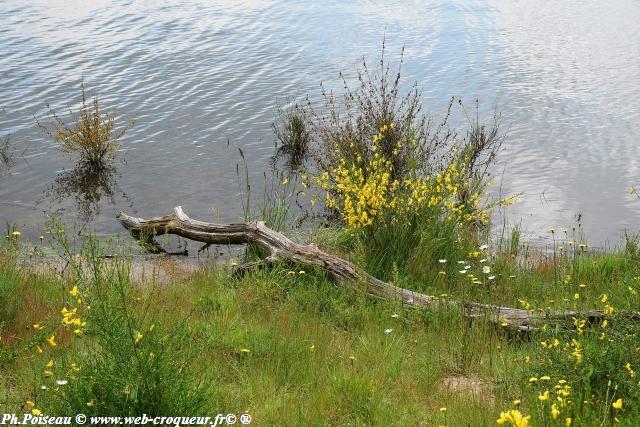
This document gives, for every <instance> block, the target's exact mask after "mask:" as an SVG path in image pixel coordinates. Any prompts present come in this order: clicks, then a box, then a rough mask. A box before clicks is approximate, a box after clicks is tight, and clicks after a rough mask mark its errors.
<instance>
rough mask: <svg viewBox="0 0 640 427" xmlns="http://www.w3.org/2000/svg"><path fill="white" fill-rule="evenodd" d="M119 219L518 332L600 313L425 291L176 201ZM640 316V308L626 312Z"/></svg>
mask: <svg viewBox="0 0 640 427" xmlns="http://www.w3.org/2000/svg"><path fill="white" fill-rule="evenodd" d="M117 218H118V221H120V223H121V224H122V226H123V227H124V228H126V229H127V230H129V231H130V232H131V234H132V235H133V236H134V237H135V238H137V239H145V240H146V241H147V243H149V244H151V245H152V247H154V248H156V249H158V248H159V245H158V244H157V243H156V242H155V240H154V239H153V236H159V235H163V234H174V235H177V236H181V237H184V238H186V239H190V240H195V241H198V242H203V243H205V244H215V245H246V244H253V245H257V246H259V247H261V248H263V249H265V250H266V251H267V252H268V253H269V256H268V258H267V261H268V262H276V261H296V262H299V263H301V264H306V265H313V266H319V267H321V268H323V269H324V270H326V271H327V273H328V274H329V275H330V276H331V277H332V278H333V279H335V280H336V281H337V282H338V283H340V284H346V285H354V284H362V285H364V286H365V287H366V291H367V293H368V294H369V295H370V296H373V297H377V298H382V299H385V300H389V301H396V302H399V303H401V304H403V305H406V306H410V307H416V308H422V309H424V308H429V307H430V308H434V307H437V306H454V307H460V308H462V309H463V310H464V314H465V316H466V317H468V318H484V319H487V320H489V321H491V322H494V323H497V324H499V325H500V326H501V327H506V328H512V329H517V330H519V331H531V330H537V329H538V327H539V325H540V324H541V323H543V322H546V321H553V320H563V319H565V320H568V319H571V318H573V317H580V318H583V319H584V318H586V319H587V320H597V319H600V318H602V317H604V313H603V312H602V311H599V310H591V311H571V310H567V311H555V312H541V311H533V310H524V309H518V308H511V307H501V306H497V305H491V304H481V303H475V302H459V301H454V300H450V299H446V298H441V297H436V296H431V295H425V294H422V293H418V292H414V291H411V290H408V289H404V288H400V287H397V286H394V285H392V284H390V283H386V282H383V281H381V280H379V279H376V278H375V277H373V276H371V275H370V274H368V273H367V272H365V271H364V270H362V269H361V268H359V267H357V266H356V265H354V264H353V263H351V262H349V261H347V260H344V259H342V258H340V257H337V256H335V255H331V254H328V253H326V252H324V251H322V250H320V249H319V248H318V247H317V246H316V245H315V244H313V243H312V244H308V245H302V244H298V243H295V242H293V241H292V240H291V239H289V238H288V237H286V236H285V235H283V234H282V233H279V232H277V231H274V230H272V229H270V228H268V227H267V226H266V225H265V224H264V222H262V221H253V222H249V223H240V224H214V223H208V222H202V221H197V220H194V219H191V218H189V217H188V216H187V215H186V214H185V213H184V212H183V210H182V208H181V207H180V206H178V207H176V208H175V209H174V212H173V214H171V215H167V216H164V217H159V218H151V219H142V218H135V217H132V216H129V215H127V214H125V213H124V212H120V214H119V215H118V217H117ZM627 315H628V316H630V317H640V313H637V312H632V313H627Z"/></svg>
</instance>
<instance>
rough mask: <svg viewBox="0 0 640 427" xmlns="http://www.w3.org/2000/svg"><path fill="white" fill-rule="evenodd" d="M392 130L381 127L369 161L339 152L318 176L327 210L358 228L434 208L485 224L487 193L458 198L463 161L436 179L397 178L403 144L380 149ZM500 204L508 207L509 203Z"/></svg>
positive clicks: (463, 179)
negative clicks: (389, 215) (387, 216)
mask: <svg viewBox="0 0 640 427" xmlns="http://www.w3.org/2000/svg"><path fill="white" fill-rule="evenodd" d="M393 128H394V125H393V124H389V125H386V124H385V125H383V126H382V127H381V128H380V130H379V132H378V134H376V135H375V136H374V137H373V138H372V141H371V146H370V153H367V154H368V156H367V157H366V158H365V157H363V156H362V155H361V154H360V153H358V152H354V153H341V152H340V148H339V147H336V150H337V151H338V154H339V155H340V159H339V161H338V163H337V165H336V166H334V167H330V168H329V169H328V170H325V171H323V173H322V174H321V175H319V176H317V177H316V183H317V185H318V186H319V187H320V188H321V189H322V190H323V191H324V192H325V204H326V206H327V207H328V208H330V209H332V210H335V211H336V212H337V213H338V215H339V216H340V218H341V219H342V220H343V221H344V222H345V223H346V224H347V225H348V226H350V227H353V228H364V227H368V226H371V225H372V224H373V223H374V222H375V221H376V220H377V219H379V218H382V217H383V216H384V214H385V213H390V212H392V213H393V214H401V215H402V214H410V215H419V214H420V211H421V210H422V209H423V208H425V207H427V208H430V207H434V206H437V207H441V208H442V209H443V211H444V212H445V213H446V214H447V215H450V216H451V217H452V218H454V219H455V220H456V221H457V222H458V223H459V224H461V225H464V224H472V223H479V224H485V223H486V222H487V221H488V211H487V209H483V208H482V207H481V206H480V203H481V199H482V194H479V193H474V194H472V195H471V196H470V197H467V198H466V203H463V202H462V201H461V200H460V198H459V196H460V194H461V192H462V189H463V187H464V186H465V182H466V180H467V177H466V176H465V168H464V167H463V165H462V164H461V160H460V159H457V158H454V159H453V160H452V161H451V162H450V163H449V164H448V166H447V167H446V168H445V169H444V170H442V171H441V172H438V173H436V174H435V175H434V176H419V175H418V174H417V173H416V172H415V171H409V174H408V176H406V177H396V176H395V175H396V174H395V173H394V167H393V164H394V156H397V155H399V150H401V149H403V146H404V145H403V143H402V142H400V141H399V142H397V143H396V144H395V146H396V148H395V149H394V150H393V151H391V152H390V153H386V154H384V153H383V152H382V151H383V150H382V148H381V141H383V140H384V139H385V136H386V133H387V132H389V131H391V130H392V129H393ZM407 144H408V145H411V142H410V141H409V142H407ZM501 202H502V203H506V199H505V201H501ZM394 218H395V217H394ZM394 218H391V221H393V220H394ZM385 221H386V219H385Z"/></svg>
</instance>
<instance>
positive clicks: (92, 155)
mask: <svg viewBox="0 0 640 427" xmlns="http://www.w3.org/2000/svg"><path fill="white" fill-rule="evenodd" d="M81 98H82V106H81V107H80V114H79V116H78V117H77V118H76V120H75V123H74V124H73V125H71V126H69V125H67V124H66V123H65V122H64V121H63V120H62V119H61V118H60V117H59V116H58V115H57V114H56V113H55V112H54V111H53V110H52V109H51V107H49V115H50V116H51V121H52V123H51V127H52V128H51V129H50V128H49V127H48V126H46V125H44V124H42V123H41V122H39V121H38V122H37V124H38V127H40V129H41V130H42V131H43V132H44V134H45V135H47V136H49V137H50V138H51V139H53V140H54V141H55V142H57V143H58V144H59V146H60V150H61V151H63V152H65V153H72V154H78V155H79V156H80V162H81V163H85V164H87V165H89V166H91V167H94V168H102V167H105V166H108V165H109V163H110V162H111V161H112V160H113V159H114V158H115V156H116V153H117V151H118V148H120V143H119V141H120V139H122V137H123V136H124V134H125V132H126V131H127V129H128V128H129V126H130V125H131V123H129V124H128V125H127V126H125V127H123V128H122V129H120V131H118V132H116V133H115V134H114V133H113V126H114V122H115V118H114V117H113V116H112V115H110V114H109V113H103V112H102V110H101V108H100V104H99V102H98V96H97V95H94V97H93V101H92V102H91V105H88V104H87V98H86V95H85V90H84V83H82V84H81Z"/></svg>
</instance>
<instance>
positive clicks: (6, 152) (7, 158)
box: [0, 136, 14, 175]
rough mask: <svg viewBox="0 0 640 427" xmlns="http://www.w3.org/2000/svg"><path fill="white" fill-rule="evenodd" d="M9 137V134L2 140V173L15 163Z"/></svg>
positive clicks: (0, 154)
mask: <svg viewBox="0 0 640 427" xmlns="http://www.w3.org/2000/svg"><path fill="white" fill-rule="evenodd" d="M9 139H10V138H9V136H7V137H6V138H4V139H3V140H0V175H2V174H3V173H4V172H6V171H7V170H8V169H9V168H11V167H12V166H13V165H14V160H13V156H12V154H11V150H10V145H9ZM3 171H4V172H3Z"/></svg>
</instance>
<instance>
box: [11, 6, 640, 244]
mask: <svg viewBox="0 0 640 427" xmlns="http://www.w3.org/2000/svg"><path fill="white" fill-rule="evenodd" d="M385 34H386V39H387V48H388V53H389V55H390V56H391V57H392V58H397V57H398V54H399V53H400V48H401V47H402V46H405V48H406V51H405V65H404V78H405V81H406V82H411V81H413V80H417V81H418V83H419V86H420V87H421V88H422V89H423V100H424V102H425V104H426V105H427V106H428V108H429V110H430V111H431V112H432V113H433V115H434V117H436V118H438V117H440V116H442V114H443V113H444V109H445V107H446V105H447V103H448V101H449V98H450V97H451V96H459V97H462V98H463V100H464V101H465V102H466V103H467V105H472V103H473V100H474V99H476V98H478V99H479V100H480V103H481V106H482V110H483V111H485V112H490V111H491V110H492V109H494V108H496V109H497V110H499V111H500V112H502V115H503V119H504V122H505V123H508V124H509V131H508V139H507V143H506V146H505V151H504V152H503V153H502V155H501V158H500V162H499V165H498V166H497V167H496V169H495V172H496V173H497V175H498V176H500V177H501V178H502V179H501V180H499V181H501V183H502V184H501V185H502V192H503V193H517V192H521V193H523V194H524V199H523V201H522V202H521V203H520V204H518V205H516V206H514V207H512V208H510V211H509V220H510V221H511V222H512V223H516V222H521V223H522V226H523V229H524V230H526V231H527V232H528V233H529V234H530V235H531V236H532V237H536V236H538V235H544V234H545V233H546V230H547V229H548V228H549V227H551V226H555V227H562V226H571V225H572V223H573V220H574V217H575V215H577V214H581V215H582V219H583V224H584V227H585V229H586V231H587V234H588V237H589V241H590V242H592V243H594V244H602V242H604V241H606V240H611V241H616V240H617V239H618V238H619V236H620V234H621V232H622V231H623V230H625V229H629V230H635V229H637V228H638V225H639V224H640V215H638V213H639V212H640V200H637V199H634V198H633V197H631V196H630V195H629V194H628V188H629V187H630V186H631V185H635V184H640V168H639V160H640V104H639V102H638V100H639V99H640V1H638V0H610V1H606V2H603V1H596V0H593V1H577V0H568V1H561V2H558V1H551V0H548V1H543V0H528V1H514V0H505V1H496V0H491V1H471V0H469V1H397V2H396V1H321V2H318V1H293V0H286V1H275V0H274V1H260V0H256V1H210V2H201V3H191V2H182V1H137V2H125V1H95V2H92V1H86V0H83V1H70V0H65V1H56V0H47V1H32V0H30V1H25V0H18V1H14V0H3V1H2V2H0V138H3V137H5V136H7V135H9V134H10V135H11V141H12V143H13V146H14V150H15V152H16V155H15V159H16V165H15V166H14V167H13V168H12V169H11V171H10V174H9V175H6V176H2V177H0V221H2V222H3V223H4V222H5V221H10V222H15V223H17V224H18V226H19V227H20V228H21V229H27V230H30V229H32V231H28V234H32V235H37V234H35V233H38V231H37V227H38V226H39V225H42V224H43V222H44V218H45V216H44V213H45V212H54V211H57V212H60V214H61V215H62V218H63V219H65V220H66V221H77V222H82V221H84V220H85V219H87V218H89V217H90V218H92V220H91V222H90V223H89V224H90V226H91V227H93V228H95V229H96V230H97V231H98V232H99V233H101V234H108V233H113V232H119V231H120V227H119V225H118V224H117V222H116V221H115V219H114V216H115V214H116V213H117V212H118V211H119V210H121V209H124V210H126V211H128V212H131V213H135V214H138V216H154V215H163V214H166V213H169V212H170V210H171V208H172V207H173V206H175V205H179V204H180V205H183V206H184V208H185V210H186V212H187V213H189V214H191V215H192V216H193V217H195V218H199V219H205V220H206V219H211V220H213V219H217V220H220V221H235V220H238V219H239V218H240V215H241V211H242V208H241V206H242V205H241V197H240V196H239V190H240V186H239V184H238V180H237V175H236V164H237V163H238V161H239V156H238V150H237V148H238V147H239V148H242V149H243V150H244V152H245V153H246V155H247V161H248V166H249V170H250V175H251V176H252V179H253V180H254V181H255V183H256V187H259V185H257V184H259V182H260V177H261V174H262V172H263V171H264V170H265V168H266V167H267V165H268V163H269V159H270V156H271V155H272V154H273V136H272V133H271V128H270V124H271V122H272V121H273V119H274V116H275V112H276V106H277V105H278V103H282V102H284V101H285V100H286V97H287V96H294V95H304V94H307V93H308V94H310V95H312V96H318V95H319V94H320V87H319V83H320V82H321V81H324V82H325V83H326V84H328V85H329V86H332V85H336V86H337V84H338V83H339V81H338V77H339V76H338V73H339V72H340V71H343V72H345V74H346V75H347V76H350V77H353V76H354V73H355V70H356V69H357V67H358V65H359V64H360V63H361V58H362V56H363V55H365V56H366V57H367V58H369V59H370V61H371V62H375V60H376V58H377V57H378V55H379V52H380V46H381V42H382V39H383V37H384V36H385ZM82 79H84V82H85V84H86V86H87V87H88V89H89V90H90V91H91V92H92V91H93V90H96V91H97V92H98V93H99V95H100V98H101V101H102V103H103V106H104V107H105V108H106V109H107V110H109V111H114V112H117V117H118V120H119V122H120V123H124V122H126V121H127V120H133V121H134V122H135V123H134V125H133V127H132V128H131V129H130V131H129V132H128V133H127V134H126V136H125V139H124V141H123V142H124V145H123V149H122V152H120V153H119V156H118V157H119V158H120V159H122V160H123V162H120V163H118V166H117V168H118V173H117V174H116V175H114V176H113V177H112V180H111V183H110V184H111V185H110V188H106V189H105V188H103V189H97V190H96V191H95V192H94V193H90V194H86V193H78V192H76V191H75V190H74V189H75V188H77V187H78V186H82V178H81V177H80V178H79V177H77V176H76V175H74V174H73V172H72V170H73V167H74V163H73V160H72V159H70V158H69V157H68V156H66V155H64V154H62V153H60V152H59V151H58V150H57V149H56V145H55V143H53V142H52V141H50V140H48V139H46V138H45V137H44V136H43V135H42V133H41V132H40V130H39V129H38V128H37V126H36V125H35V117H37V118H43V117H44V114H45V113H46V111H47V110H46V108H45V105H46V104H47V103H49V104H50V105H51V106H52V107H53V108H54V109H55V110H56V111H58V112H60V113H64V112H65V111H67V109H68V108H69V107H73V108H74V109H75V111H77V107H78V101H79V85H80V81H81V80H82ZM109 195H110V196H111V197H107V196H109ZM86 208H89V211H90V212H89V215H84V214H79V213H78V212H79V209H80V210H81V209H86ZM85 217H86V218H85Z"/></svg>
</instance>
